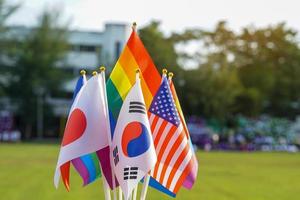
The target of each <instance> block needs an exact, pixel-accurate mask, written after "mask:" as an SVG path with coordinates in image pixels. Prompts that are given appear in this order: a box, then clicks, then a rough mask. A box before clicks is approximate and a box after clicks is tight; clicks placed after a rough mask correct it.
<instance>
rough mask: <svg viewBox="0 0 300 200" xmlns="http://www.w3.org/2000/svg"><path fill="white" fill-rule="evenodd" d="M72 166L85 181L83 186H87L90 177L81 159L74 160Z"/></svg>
mask: <svg viewBox="0 0 300 200" xmlns="http://www.w3.org/2000/svg"><path fill="white" fill-rule="evenodd" d="M72 164H73V165H74V167H75V169H76V171H77V172H78V173H79V174H80V176H81V178H82V179H83V186H85V185H87V184H88V183H89V179H90V175H89V171H88V170H87V168H86V166H85V165H84V163H83V162H82V160H81V159H80V158H75V159H73V160H72Z"/></svg>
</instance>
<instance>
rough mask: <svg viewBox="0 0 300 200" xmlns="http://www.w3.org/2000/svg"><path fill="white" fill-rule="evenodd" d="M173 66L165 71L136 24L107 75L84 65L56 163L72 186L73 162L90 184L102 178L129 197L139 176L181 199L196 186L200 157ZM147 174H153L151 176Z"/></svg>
mask: <svg viewBox="0 0 300 200" xmlns="http://www.w3.org/2000/svg"><path fill="white" fill-rule="evenodd" d="M172 76H173V75H172V74H169V79H168V77H167V72H166V70H165V71H163V75H162V76H161V75H160V74H159V73H158V71H157V69H156V67H155V65H154V63H153V61H152V59H151V57H150V55H149V54H148V52H147V50H146V49H145V47H144V45H143V43H142V41H141V40H140V38H139V37H138V35H137V33H136V31H135V27H133V31H132V33H131V35H130V38H129V40H128V42H127V44H126V45H125V47H124V50H123V52H122V53H121V55H120V58H119V59H118V61H117V63H116V65H115V67H114V69H113V71H112V73H111V75H110V77H109V79H108V81H107V82H106V81H105V72H104V70H101V73H100V74H98V73H96V72H94V73H93V76H92V77H91V78H90V79H89V80H86V76H85V72H84V71H82V73H81V77H80V78H79V79H78V82H77V85H76V88H75V91H74V96H73V104H72V107H71V109H70V113H69V116H68V120H67V124H66V128H65V132H64V136H63V140H62V145H61V149H60V153H59V157H58V162H57V166H56V169H55V176H54V184H55V186H56V187H58V184H59V179H60V177H61V179H62V181H63V183H64V185H65V187H66V188H67V190H69V189H70V181H69V177H70V166H71V164H72V165H73V166H74V168H75V169H76V171H77V172H78V173H79V174H80V176H81V177H82V179H83V185H87V184H89V183H91V182H93V181H94V180H96V179H97V178H99V177H101V175H102V177H103V183H104V185H105V186H106V187H107V188H106V189H107V190H109V189H111V190H114V189H115V188H116V187H120V188H121V189H122V192H123V194H124V197H125V199H126V200H127V199H129V198H130V196H131V194H132V192H133V191H134V190H135V189H136V187H137V185H138V183H139V182H141V181H142V180H143V179H144V178H145V177H146V178H147V179H144V182H145V183H144V184H149V185H150V186H151V187H153V188H155V189H157V190H159V191H161V192H163V193H165V194H167V195H170V196H172V197H175V196H176V194H177V193H178V191H179V189H180V188H181V187H185V188H187V189H191V188H192V186H193V185H194V183H195V180H196V177H197V171H198V162H197V159H196V156H195V153H194V150H193V146H192V142H191V138H190V135H189V132H188V129H187V126H186V122H185V119H184V115H183V112H182V109H181V106H180V103H179V100H178V97H177V94H176V90H175V87H174V84H173V82H172ZM145 180H150V181H149V182H147V181H145Z"/></svg>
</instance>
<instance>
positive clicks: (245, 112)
mask: <svg viewBox="0 0 300 200" xmlns="http://www.w3.org/2000/svg"><path fill="white" fill-rule="evenodd" d="M299 7H300V3H298V2H296V1H293V0H285V1H282V0H275V1H274V0H273V1H271V0H266V1H263V2H262V1H259V0H253V1H243V2H242V1H237V0H228V1H221V0H211V1H209V2H208V1H207V2H204V1H195V0H186V1H176V2H173V1H163V2H162V1H157V0H153V1H149V2H143V1H137V0H133V1H123V2H117V1H106V2H100V1H96V0H84V1H83V0H65V1H62V0H51V1H50V0H0V156H1V160H0V169H1V170H0V186H1V187H0V191H1V190H2V191H1V194H3V195H4V197H6V198H5V199H29V198H30V199H48V198H49V199H53V198H64V199H68V198H70V199H74V198H76V197H75V196H76V195H77V196H81V195H82V196H84V195H83V193H82V192H83V190H82V189H80V187H77V186H74V187H75V194H76V195H75V196H74V194H73V196H68V195H66V193H64V191H63V189H61V190H60V191H59V192H57V193H55V190H54V189H52V185H51V179H52V171H53V172H54V167H55V163H56V156H57V155H58V150H59V146H58V145H59V141H60V138H61V137H62V135H63V131H64V126H65V123H66V119H67V116H68V110H69V108H70V106H71V99H72V95H73V90H74V88H75V83H76V80H77V78H78V77H79V71H80V70H81V69H86V70H87V72H88V73H89V74H91V72H92V71H94V70H97V69H98V67H99V66H100V65H105V66H106V67H107V76H108V75H109V73H110V71H111V70H112V68H113V67H114V64H115V62H116V60H117V59H118V57H119V55H120V53H121V51H122V49H123V47H124V45H125V44H126V41H127V39H128V37H129V35H130V33H131V23H132V22H133V21H136V22H137V23H138V33H139V35H140V37H141V39H142V41H143V43H144V44H145V46H146V48H147V50H148V51H149V53H150V55H151V57H152V58H153V61H154V63H155V65H156V66H157V68H158V69H159V70H160V71H161V69H162V68H167V69H168V70H169V71H172V72H174V74H175V76H174V81H175V85H176V89H177V92H178V96H179V99H180V101H181V104H182V107H183V111H184V113H185V117H186V120H187V123H188V127H189V130H190V134H191V137H192V141H193V143H194V145H195V149H197V150H200V151H199V153H198V154H197V155H198V160H199V161H200V166H199V173H200V175H199V177H198V178H199V181H198V183H197V185H196V186H195V189H194V192H193V193H188V192H186V191H184V192H183V193H182V194H180V197H179V199H193V198H196V197H197V198H198V197H202V198H203V199H204V198H205V199H216V198H217V199H296V196H297V195H296V194H298V195H299V193H300V188H299V186H298V185H299V184H293V183H296V182H297V181H299V180H300V170H299V165H300V156H299V154H298V153H297V152H298V151H299V150H300V78H299V77H300V36H299V33H298V32H299V31H300V24H299V17H300V14H299V11H298V9H299ZM209 151H211V153H209V154H208V153H206V152H209ZM224 151H226V152H225V153H224ZM20 152H21V153H20ZM41 152H44V153H41ZM228 152H231V153H228ZM241 152H252V153H251V154H246V153H241ZM262 152H264V153H262ZM266 152H269V153H266ZM271 152H273V153H271ZM274 152H275V153H274ZM286 152H289V153H290V154H287V153H286ZM292 153H293V154H292ZM27 156H29V157H27ZM47 156H49V157H47ZM25 158H30V159H29V160H28V159H25ZM34 162H36V165H35V167H37V170H42V168H44V167H45V168H46V169H48V170H47V171H45V168H44V169H43V170H44V171H43V172H41V174H40V175H41V177H38V178H37V179H36V181H35V182H32V183H28V182H26V184H25V186H22V187H20V188H19V190H16V191H15V192H16V193H17V194H19V195H13V190H12V186H11V185H14V184H13V183H14V181H17V180H18V178H17V177H16V175H17V176H20V177H23V178H26V177H27V176H29V174H35V172H32V171H29V168H31V167H32V163H34ZM20 164H22V165H23V164H24V166H27V167H28V168H26V167H25V168H24V169H28V174H27V175H24V174H23V175H21V174H18V171H19V170H18V168H17V166H18V165H20ZM12 165H13V166H14V167H16V168H15V169H14V168H10V167H11V166H12ZM46 165H47V166H46ZM232 165H234V166H232ZM260 165H261V166H260ZM39 166H40V167H39ZM42 166H44V167H42ZM216 166H219V168H217V167H216ZM258 166H259V167H258ZM279 166H280V167H279ZM52 169H53V170H52ZM273 170H274V171H273ZM25 171H26V170H25ZM43 173H44V175H43ZM249 174H251V175H252V178H253V179H251V178H249V177H248V176H249ZM256 175H257V176H256ZM34 176H38V175H34ZM11 177H15V180H14V179H13V180H12V181H11V183H8V182H6V181H3V180H8V179H9V180H10V179H11ZM42 177H43V178H42ZM45 177H47V178H46V180H45V179H44V178H45ZM216 177H217V178H216ZM220 177H221V179H222V180H218V178H220ZM215 178H216V179H215ZM234 178H236V179H234ZM273 178H274V179H273ZM42 179H43V181H42ZM216 180H218V181H216ZM257 180H261V182H260V183H258V185H257V183H256V182H257ZM76 181H77V182H79V179H78V180H76ZM76 181H75V182H76ZM214 181H216V182H214ZM264 181H265V182H264ZM41 182H47V184H46V183H45V185H44V186H45V187H44V188H47V191H48V193H47V194H48V196H47V195H46V196H44V195H42V194H41V195H40V196H39V195H38V194H37V196H34V197H33V196H27V197H26V195H25V196H24V194H25V193H26V194H27V193H28V191H31V189H32V188H34V187H38V184H41ZM99 183H100V182H99ZM200 183H201V184H200ZM238 183H240V184H238ZM298 183H299V182H298ZM26 185H27V186H26ZM42 185H43V184H42ZM74 185H76V183H75V184H74ZM77 185H80V183H77ZM219 185H222V186H219ZM270 185H277V187H278V189H279V190H278V191H276V190H274V187H276V186H274V187H270ZM283 185H284V186H283ZM93 187H94V188H96V187H98V186H93ZM49 188H51V189H49ZM97 190H99V194H98V193H97V195H98V196H100V193H101V190H100V189H97ZM232 190H235V192H232ZM18 191H19V192H18ZM42 191H43V190H42ZM88 191H89V192H91V190H88ZM200 191H201V192H200ZM76 192H77V193H76ZM84 192H86V191H84ZM43 193H45V191H44V192H43ZM86 193H88V192H86ZM89 194H90V193H89ZM92 194H94V193H93V192H92ZM53 195H54V196H53ZM55 195H56V196H55ZM60 195H64V196H60ZM95 195H96V194H95ZM97 195H96V196H97ZM151 195H154V196H151V197H153V198H154V199H155V198H156V197H157V198H158V197H159V194H156V193H155V192H154V193H153V194H152V193H151ZM155 195H157V196H155ZM279 197H280V198H279ZM92 198H94V196H93V197H92Z"/></svg>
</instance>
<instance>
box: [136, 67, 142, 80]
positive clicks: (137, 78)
mask: <svg viewBox="0 0 300 200" xmlns="http://www.w3.org/2000/svg"><path fill="white" fill-rule="evenodd" d="M140 73H141V70H140V69H139V68H137V69H136V70H135V79H136V80H139V79H140Z"/></svg>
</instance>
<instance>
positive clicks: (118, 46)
mask: <svg viewBox="0 0 300 200" xmlns="http://www.w3.org/2000/svg"><path fill="white" fill-rule="evenodd" d="M120 53H121V42H120V41H117V42H116V43H115V59H116V60H117V59H118V58H119V56H120Z"/></svg>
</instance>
